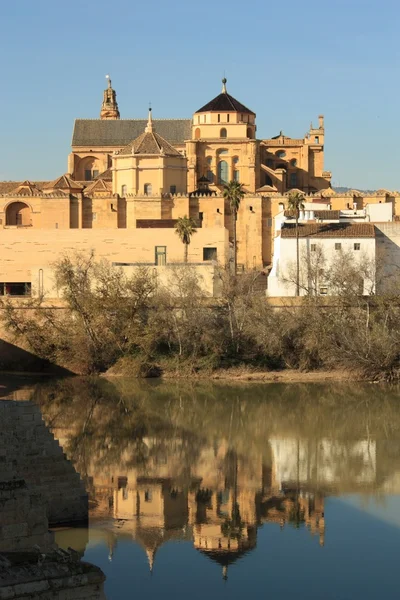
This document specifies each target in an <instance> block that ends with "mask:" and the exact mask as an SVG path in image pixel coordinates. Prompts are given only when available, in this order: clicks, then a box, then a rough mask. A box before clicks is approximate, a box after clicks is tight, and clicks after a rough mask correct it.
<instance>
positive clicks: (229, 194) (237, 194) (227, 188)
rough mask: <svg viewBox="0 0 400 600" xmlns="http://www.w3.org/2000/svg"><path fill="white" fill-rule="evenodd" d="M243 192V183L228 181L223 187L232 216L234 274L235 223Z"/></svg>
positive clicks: (235, 263) (235, 264)
mask: <svg viewBox="0 0 400 600" xmlns="http://www.w3.org/2000/svg"><path fill="white" fill-rule="evenodd" d="M244 194H245V191H244V189H243V183H239V182H238V181H230V182H229V183H227V184H226V185H224V198H225V200H228V201H229V206H230V208H231V211H232V215H233V251H234V261H233V262H234V273H235V275H236V271H237V248H236V221H237V213H238V210H239V206H240V201H241V200H242V198H243V196H244Z"/></svg>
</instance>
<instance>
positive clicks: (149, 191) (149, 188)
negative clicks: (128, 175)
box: [144, 183, 153, 196]
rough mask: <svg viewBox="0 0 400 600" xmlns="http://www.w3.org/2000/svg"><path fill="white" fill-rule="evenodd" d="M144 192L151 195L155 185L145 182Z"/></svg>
mask: <svg viewBox="0 0 400 600" xmlns="http://www.w3.org/2000/svg"><path fill="white" fill-rule="evenodd" d="M144 193H145V194H147V195H148V196H151V194H152V193H153V186H152V185H151V183H145V184H144Z"/></svg>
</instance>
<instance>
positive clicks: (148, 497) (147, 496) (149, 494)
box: [144, 490, 153, 502]
mask: <svg viewBox="0 0 400 600" xmlns="http://www.w3.org/2000/svg"><path fill="white" fill-rule="evenodd" d="M152 500H153V494H152V492H151V490H146V491H145V493H144V501H145V502H151V501H152Z"/></svg>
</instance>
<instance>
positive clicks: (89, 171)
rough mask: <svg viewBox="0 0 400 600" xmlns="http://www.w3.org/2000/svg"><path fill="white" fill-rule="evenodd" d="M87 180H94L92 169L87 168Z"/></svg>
mask: <svg viewBox="0 0 400 600" xmlns="http://www.w3.org/2000/svg"><path fill="white" fill-rule="evenodd" d="M85 181H92V171H91V170H90V169H85Z"/></svg>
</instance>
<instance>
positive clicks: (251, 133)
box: [247, 127, 253, 138]
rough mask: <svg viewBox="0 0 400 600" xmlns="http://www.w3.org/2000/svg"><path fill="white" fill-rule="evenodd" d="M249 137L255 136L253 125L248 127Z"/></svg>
mask: <svg viewBox="0 0 400 600" xmlns="http://www.w3.org/2000/svg"><path fill="white" fill-rule="evenodd" d="M247 137H248V138H252V137H253V130H252V128H251V127H248V128H247Z"/></svg>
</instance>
